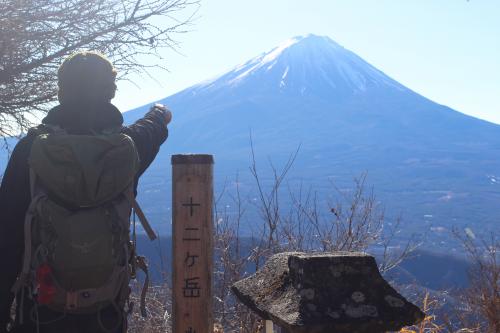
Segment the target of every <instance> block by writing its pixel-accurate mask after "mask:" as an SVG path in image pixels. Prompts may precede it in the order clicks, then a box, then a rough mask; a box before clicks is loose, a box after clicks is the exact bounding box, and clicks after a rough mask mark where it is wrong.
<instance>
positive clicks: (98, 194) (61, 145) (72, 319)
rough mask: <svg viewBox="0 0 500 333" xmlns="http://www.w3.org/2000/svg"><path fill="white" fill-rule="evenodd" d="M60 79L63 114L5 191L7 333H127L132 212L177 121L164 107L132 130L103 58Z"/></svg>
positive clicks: (9, 171) (24, 143)
mask: <svg viewBox="0 0 500 333" xmlns="http://www.w3.org/2000/svg"><path fill="white" fill-rule="evenodd" d="M57 75H58V88H59V90H58V100H59V105H57V106H55V107H54V108H52V109H51V110H50V111H49V112H48V114H47V115H46V117H45V118H44V119H43V120H42V123H41V125H39V126H37V127H35V128H33V129H30V131H29V132H28V134H27V135H26V136H25V137H24V138H22V139H21V140H20V141H19V142H18V143H17V145H16V146H15V148H14V150H13V152H12V155H11V157H10V160H9V163H8V165H7V168H6V170H5V173H4V175H3V179H2V184H1V187H0V211H1V218H0V263H1V269H0V333H2V332H8V329H9V328H8V327H11V332H16V333H19V332H22V333H32V332H41V333H44V332H50V333H57V332H64V333H73V332H80V333H87V332H88V333H90V332H92V333H95V332H107V333H118V332H125V331H126V318H127V313H126V312H125V311H128V308H129V307H130V304H128V294H129V290H130V289H129V287H128V282H129V280H130V278H131V277H133V275H134V274H135V272H131V270H134V271H135V269H136V268H137V267H136V266H135V264H136V262H135V261H134V262H132V260H135V259H136V257H135V253H134V249H133V248H132V247H131V243H130V237H129V224H130V222H129V217H130V214H131V207H133V202H135V195H136V193H137V182H138V179H139V177H140V176H141V175H142V174H143V172H144V171H145V170H146V169H147V168H148V166H149V165H150V164H151V162H152V161H153V160H154V158H155V157H156V154H157V153H158V151H159V148H160V145H161V144H162V143H163V142H164V141H165V140H166V138H167V135H168V131H167V124H168V123H169V122H170V120H171V117H172V115H171V113H170V111H168V110H167V109H166V108H165V107H163V106H162V105H155V106H153V107H152V108H151V109H150V111H149V112H148V113H147V114H146V115H145V116H144V117H143V118H142V119H139V120H138V121H136V122H135V123H134V124H133V125H130V126H123V117H122V114H121V113H120V111H119V110H118V109H117V108H116V107H115V106H114V105H113V104H111V99H113V97H114V96H115V91H116V85H115V79H116V70H115V69H114V67H113V65H112V64H111V63H110V62H109V61H108V60H107V59H106V58H105V57H104V56H102V55H100V54H99V53H95V52H79V53H76V54H74V55H72V56H70V57H68V58H67V59H66V60H64V62H63V63H62V65H61V66H60V68H59V70H58V73H57ZM81 221H84V223H81ZM79 222H80V223H79ZM25 225H28V228H25ZM72 237H75V239H72ZM80 238H81V239H80ZM26 247H28V248H26ZM95 247H97V251H100V252H98V253H99V255H98V256H95V251H96V248H95ZM93 252H94V258H93V259H92V262H90V263H89V262H87V263H85V265H86V266H84V263H83V261H82V260H83V259H82V258H87V257H86V255H87V256H88V254H89V253H91V254H92V253H93ZM72 256H73V257H72ZM78 265H81V267H80V266H78ZM110 272H112V274H111V273H110ZM115 273H116V274H115ZM110 281H111V282H112V283H110ZM78 286H79V287H78ZM82 286H83V287H82ZM79 288H80V289H79ZM81 288H89V289H85V291H81V290H83V289H81ZM76 290H78V291H76ZM14 296H15V299H16V302H15V304H16V310H15V312H16V313H15V322H14V323H10V321H11V307H12V304H13V302H14ZM111 298H113V299H111ZM126 308H127V309H126Z"/></svg>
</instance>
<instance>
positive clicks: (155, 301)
mask: <svg viewBox="0 0 500 333" xmlns="http://www.w3.org/2000/svg"><path fill="white" fill-rule="evenodd" d="M132 287H133V288H132V294H131V297H130V302H132V303H133V306H132V312H131V313H130V315H129V318H128V332H129V333H170V332H171V318H170V314H169V313H168V309H170V308H171V305H172V304H171V303H172V294H171V290H170V288H169V286H168V285H167V283H163V284H161V285H156V286H152V287H150V288H149V292H148V294H147V307H146V311H147V316H146V317H142V315H141V313H140V310H139V304H140V294H141V291H140V289H141V287H142V286H140V285H139V284H134V285H133V286H132Z"/></svg>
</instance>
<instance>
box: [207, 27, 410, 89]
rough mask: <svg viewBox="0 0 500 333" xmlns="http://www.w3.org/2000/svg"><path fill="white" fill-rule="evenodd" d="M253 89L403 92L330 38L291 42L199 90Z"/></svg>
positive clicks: (257, 57)
mask: <svg viewBox="0 0 500 333" xmlns="http://www.w3.org/2000/svg"><path fill="white" fill-rule="evenodd" d="M263 81H264V82H263ZM262 83H264V84H262ZM252 85H253V86H254V88H260V90H261V91H269V89H271V90H272V91H273V92H278V91H279V92H281V93H289V94H299V95H306V94H314V95H321V94H329V95H331V94H333V95H335V96H337V97H339V96H346V95H349V94H352V93H355V92H361V91H365V90H367V89H370V88H373V87H378V88H380V87H390V88H396V89H402V88H403V87H402V86H401V85H400V84H399V83H397V82H396V81H394V80H393V79H391V78H389V77H388V76H387V75H385V74H384V73H382V72H381V71H379V70H378V69H376V68H375V67H373V66H371V65H370V64H368V63H367V62H366V61H364V60H363V59H361V58H360V57H358V56H357V55H356V54H354V53H353V52H351V51H349V50H347V49H345V48H343V47H342V46H340V45H339V44H337V43H336V42H334V41H333V40H331V39H330V38H328V37H321V36H316V35H312V34H310V35H307V36H299V37H294V38H291V39H289V40H287V41H285V42H283V43H281V44H280V45H279V46H277V47H275V48H274V49H272V50H270V51H269V52H265V53H262V54H260V55H258V56H256V57H255V58H252V59H250V60H249V61H247V62H245V63H244V64H241V65H239V66H237V67H235V68H234V69H232V70H231V71H229V72H227V73H225V74H224V75H221V76H219V77H217V78H215V79H212V80H209V81H206V82H204V83H202V84H200V85H199V86H198V88H200V89H207V90H213V89H219V88H222V89H236V88H239V87H242V88H247V87H248V86H252Z"/></svg>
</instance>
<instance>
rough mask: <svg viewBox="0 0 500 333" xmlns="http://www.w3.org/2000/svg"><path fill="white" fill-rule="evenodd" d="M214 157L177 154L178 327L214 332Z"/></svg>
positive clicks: (178, 330) (192, 332)
mask: <svg viewBox="0 0 500 333" xmlns="http://www.w3.org/2000/svg"><path fill="white" fill-rule="evenodd" d="M212 204H213V157H212V155H173V156H172V223H173V230H172V239H173V242H172V243H173V258H174V260H173V262H174V264H173V266H174V267H173V291H172V294H173V309H172V310H173V311H172V312H173V313H172V314H173V332H175V333H212V332H213V317H212V260H213V242H212V237H213V221H212V219H213V217H212V206H213V205H212Z"/></svg>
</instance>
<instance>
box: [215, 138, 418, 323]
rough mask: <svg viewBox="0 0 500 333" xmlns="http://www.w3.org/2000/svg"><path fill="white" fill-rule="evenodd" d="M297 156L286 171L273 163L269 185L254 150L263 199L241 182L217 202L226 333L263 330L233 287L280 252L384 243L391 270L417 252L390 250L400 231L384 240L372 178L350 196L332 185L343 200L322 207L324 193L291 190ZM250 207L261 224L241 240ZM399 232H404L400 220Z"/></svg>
mask: <svg viewBox="0 0 500 333" xmlns="http://www.w3.org/2000/svg"><path fill="white" fill-rule="evenodd" d="M297 155H298V150H297V151H295V152H294V153H293V154H291V155H290V156H289V158H288V159H287V160H286V161H285V163H284V165H283V166H282V167H281V168H276V167H275V165H274V164H273V163H272V162H270V163H269V167H270V169H271V175H272V178H271V180H270V181H269V180H268V181H267V182H264V181H263V178H262V177H261V174H260V171H259V170H260V169H259V168H258V167H257V163H256V159H255V154H254V152H253V147H252V164H251V166H250V173H251V175H252V178H253V183H254V184H255V185H256V189H257V198H256V199H255V200H250V201H248V202H247V201H246V200H245V199H244V196H242V194H241V192H240V191H241V189H240V186H239V177H236V181H235V184H236V186H235V193H234V194H232V193H227V189H226V188H225V189H224V191H223V192H225V193H224V194H225V195H223V194H221V195H220V196H219V197H218V199H217V200H216V209H215V211H216V234H215V239H216V241H215V245H216V250H215V251H216V256H215V257H216V265H215V290H214V293H215V319H216V321H217V322H219V323H221V324H222V326H223V327H224V331H225V332H245V333H253V332H258V331H259V330H260V329H261V328H262V321H261V320H260V319H259V318H258V317H257V316H255V315H254V314H253V313H251V312H250V311H249V310H248V309H247V308H246V307H245V306H243V305H241V304H240V303H239V302H237V301H236V299H235V298H234V296H233V295H232V293H231V291H230V287H231V285H232V284H233V283H235V282H236V281H238V280H240V279H242V278H244V277H246V276H248V275H249V273H250V272H253V271H255V270H257V269H259V268H260V266H261V265H262V264H263V263H264V262H265V261H266V260H267V259H268V258H269V256H271V255H272V254H274V253H277V252H283V251H306V252H311V251H323V252H327V251H365V250H367V249H368V247H369V246H370V245H372V244H375V243H376V242H379V241H380V242H387V243H386V244H387V245H386V256H387V260H388V262H387V263H384V266H383V267H385V268H387V269H390V268H392V267H394V266H395V265H397V264H398V263H399V262H400V261H401V260H402V259H403V258H404V257H405V256H406V255H408V254H409V253H410V252H411V251H412V250H413V249H414V246H411V245H408V246H407V248H405V249H404V250H403V253H399V254H398V255H397V256H394V257H391V256H389V251H388V249H387V247H388V244H389V243H390V242H391V241H393V237H394V236H395V234H396V231H394V233H389V234H387V235H385V236H384V237H385V238H382V237H381V235H382V229H383V224H384V220H385V214H384V210H383V207H382V206H381V205H380V204H379V203H378V201H377V199H376V197H375V195H374V192H373V189H367V186H366V174H363V175H361V176H360V177H359V178H356V179H355V180H354V185H353V188H352V189H351V190H350V191H348V192H346V191H341V190H339V189H337V188H336V187H335V186H334V185H333V184H332V188H333V193H334V194H335V197H336V198H337V199H336V200H335V201H334V203H330V204H323V203H321V204H320V201H319V199H318V194H317V193H316V192H315V191H313V190H312V189H307V190H304V188H303V187H302V185H299V186H298V188H293V187H292V186H291V185H290V184H288V187H287V189H286V191H285V189H284V185H285V184H286V183H285V179H286V176H287V174H288V172H289V171H290V170H291V168H292V166H293V163H294V161H295V160H296V158H297ZM284 196H285V197H284ZM223 197H224V198H226V197H229V198H230V203H231V204H230V206H231V207H233V209H231V211H228V209H227V206H222V205H221V204H220V203H221V202H222V198H223ZM284 202H286V203H287V205H285V204H284ZM323 206H324V207H323ZM234 207H236V208H234ZM249 207H253V208H256V210H257V211H258V213H259V216H260V219H259V223H252V226H253V228H252V235H251V236H250V237H241V235H240V228H241V224H242V223H243V221H244V220H245V213H246V212H247V210H248V208H249ZM393 227H394V228H398V227H399V220H398V222H397V223H395V224H394V225H393ZM243 240H244V242H243Z"/></svg>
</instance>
